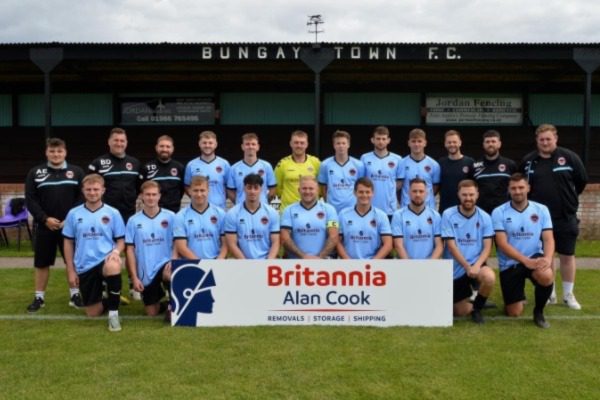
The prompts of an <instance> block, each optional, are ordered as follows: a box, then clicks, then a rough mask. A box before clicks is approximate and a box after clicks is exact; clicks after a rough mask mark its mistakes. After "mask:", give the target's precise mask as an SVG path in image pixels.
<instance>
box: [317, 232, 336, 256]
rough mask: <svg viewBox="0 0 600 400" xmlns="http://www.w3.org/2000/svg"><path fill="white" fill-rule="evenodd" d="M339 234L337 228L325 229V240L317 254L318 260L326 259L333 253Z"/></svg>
mask: <svg viewBox="0 0 600 400" xmlns="http://www.w3.org/2000/svg"><path fill="white" fill-rule="evenodd" d="M339 238H340V232H339V230H338V228H337V227H333V226H332V227H329V228H327V240H326V241H325V245H324V246H323V248H322V249H321V252H320V253H319V258H327V257H329V255H330V254H331V253H332V252H333V250H334V249H335V247H336V246H337V244H338V241H339Z"/></svg>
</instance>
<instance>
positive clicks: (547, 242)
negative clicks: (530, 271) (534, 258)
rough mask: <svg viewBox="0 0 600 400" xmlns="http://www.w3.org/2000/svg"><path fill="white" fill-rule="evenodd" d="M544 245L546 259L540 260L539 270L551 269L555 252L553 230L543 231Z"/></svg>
mask: <svg viewBox="0 0 600 400" xmlns="http://www.w3.org/2000/svg"><path fill="white" fill-rule="evenodd" d="M542 243H543V245H544V257H543V258H542V259H539V261H538V262H539V263H540V264H538V268H540V269H546V268H551V267H552V261H553V257H554V250H555V243H554V234H553V233H552V230H550V229H546V230H544V231H542Z"/></svg>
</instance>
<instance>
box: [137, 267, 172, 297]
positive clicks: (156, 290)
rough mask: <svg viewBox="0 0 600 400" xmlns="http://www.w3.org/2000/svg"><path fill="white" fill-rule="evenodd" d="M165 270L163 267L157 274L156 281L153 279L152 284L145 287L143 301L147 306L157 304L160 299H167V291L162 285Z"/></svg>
mask: <svg viewBox="0 0 600 400" xmlns="http://www.w3.org/2000/svg"><path fill="white" fill-rule="evenodd" d="M165 265H166V264H165ZM164 270H165V266H164V265H163V266H162V267H161V269H159V270H158V272H157V273H156V276H155V277H154V279H152V282H150V284H149V285H148V286H144V291H143V292H142V301H143V302H144V305H145V306H149V305H152V304H157V303H158V302H159V301H160V299H162V298H163V297H165V290H164V288H163V285H162V283H163V279H162V276H163V271H164Z"/></svg>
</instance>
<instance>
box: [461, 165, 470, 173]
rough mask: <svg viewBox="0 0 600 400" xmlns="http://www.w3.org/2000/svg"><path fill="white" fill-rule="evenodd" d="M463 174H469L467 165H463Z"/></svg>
mask: <svg viewBox="0 0 600 400" xmlns="http://www.w3.org/2000/svg"><path fill="white" fill-rule="evenodd" d="M462 170H463V173H465V174H468V173H469V167H468V166H467V165H465V166H464V167H463V168H462Z"/></svg>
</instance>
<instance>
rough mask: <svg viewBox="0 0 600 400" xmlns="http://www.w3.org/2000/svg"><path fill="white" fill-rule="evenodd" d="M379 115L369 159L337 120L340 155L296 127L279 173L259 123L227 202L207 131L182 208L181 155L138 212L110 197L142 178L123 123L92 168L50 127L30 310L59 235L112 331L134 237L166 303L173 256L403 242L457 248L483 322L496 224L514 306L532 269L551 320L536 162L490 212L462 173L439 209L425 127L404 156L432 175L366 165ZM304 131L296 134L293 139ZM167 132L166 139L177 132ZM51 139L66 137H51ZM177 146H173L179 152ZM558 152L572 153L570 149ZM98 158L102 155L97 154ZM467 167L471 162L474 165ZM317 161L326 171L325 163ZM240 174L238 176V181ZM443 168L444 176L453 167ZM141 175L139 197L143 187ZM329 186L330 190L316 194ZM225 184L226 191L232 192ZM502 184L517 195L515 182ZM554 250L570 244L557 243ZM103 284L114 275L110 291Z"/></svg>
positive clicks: (150, 301) (35, 211) (154, 291)
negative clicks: (324, 150)
mask: <svg viewBox="0 0 600 400" xmlns="http://www.w3.org/2000/svg"><path fill="white" fill-rule="evenodd" d="M380 128H382V127H378V128H377V129H380ZM115 129H119V128H115ZM377 129H376V132H375V133H374V135H373V136H372V139H371V141H372V143H373V145H374V148H375V150H374V151H373V152H372V155H373V156H374V157H373V158H372V159H369V158H368V157H366V156H367V155H365V156H363V157H362V159H363V161H362V162H361V163H360V164H359V163H355V161H357V160H356V159H353V158H351V157H348V156H347V151H348V147H349V144H350V138H349V135H348V134H347V133H346V132H343V131H338V132H336V133H335V134H334V138H333V144H334V149H335V153H336V156H334V157H331V158H330V159H326V160H324V161H323V163H322V164H321V165H319V163H318V160H316V162H309V163H306V161H309V160H310V157H312V156H310V155H307V154H306V153H305V151H306V148H307V140H306V137H305V136H303V135H301V134H300V135H298V134H296V135H294V134H292V138H291V141H290V146H291V148H292V155H290V156H289V157H286V158H284V159H283V160H282V161H281V162H280V164H278V166H277V168H276V171H275V174H272V175H275V180H272V179H271V178H270V176H271V174H269V173H268V171H267V169H268V167H266V166H263V165H260V166H259V168H258V170H251V169H250V170H248V168H249V167H252V166H254V165H256V164H258V161H261V160H259V159H258V158H257V157H256V152H257V151H258V140H257V138H256V137H255V135H253V134H250V135H244V136H245V138H244V139H243V141H242V149H243V150H244V156H245V157H244V160H242V161H240V163H236V164H234V166H233V167H231V171H229V172H228V176H229V180H230V181H231V183H230V184H228V185H227V186H226V188H227V189H228V190H229V191H230V192H229V195H230V198H231V199H233V200H234V201H235V205H234V206H233V207H232V208H231V209H229V210H228V211H225V210H224V208H223V207H222V206H223V204H221V203H219V204H215V203H214V202H213V201H212V200H211V199H213V197H212V194H213V192H215V191H219V188H221V187H223V186H222V185H216V184H214V183H213V177H214V175H215V174H216V173H218V172H224V169H225V165H224V164H221V163H220V162H218V161H219V160H218V157H216V156H214V150H215V148H216V138H215V137H214V136H213V135H214V134H213V133H212V132H210V133H208V134H206V132H203V133H202V134H201V135H200V143H199V145H200V148H201V151H202V155H204V154H205V153H210V152H212V155H213V158H212V160H211V161H210V162H208V163H207V162H206V160H203V159H202V155H201V156H200V157H199V158H198V159H195V160H193V161H192V162H190V163H189V164H188V167H187V168H186V173H185V177H184V183H185V189H186V191H187V193H188V195H189V197H190V199H191V203H190V204H189V206H187V207H185V208H184V209H182V210H180V211H179V212H178V213H177V214H175V213H174V212H172V211H170V210H168V209H166V208H165V207H164V204H165V203H164V202H161V197H164V196H165V195H166V196H167V197H169V196H170V197H174V196H175V197H176V196H177V194H175V195H173V191H172V190H166V191H165V187H164V185H163V183H175V182H176V181H177V179H175V178H177V177H179V176H180V175H181V174H180V173H179V172H178V171H177V170H175V169H174V168H171V169H167V171H168V174H167V175H166V176H162V178H163V179H159V178H158V177H157V176H156V175H157V173H158V171H157V170H158V169H159V168H158V167H157V166H155V167H154V168H151V167H149V165H150V164H151V163H148V164H147V165H146V168H147V172H148V176H147V178H148V179H152V178H153V177H154V178H155V179H154V180H146V181H145V182H144V183H143V184H142V185H141V188H140V193H141V201H142V209H141V210H140V211H139V212H138V213H135V214H132V213H131V210H130V209H125V208H126V207H120V208H121V209H119V207H114V208H113V205H114V206H118V205H119V204H123V203H124V200H125V197H126V196H127V195H128V192H129V191H131V189H132V185H130V184H129V185H128V184H127V183H125V182H126V181H127V178H129V177H132V176H133V175H134V174H137V173H136V172H134V171H135V170H136V167H135V166H134V165H133V163H132V162H131V160H129V161H128V160H127V158H126V157H127V156H126V155H125V154H124V150H125V148H126V136H124V131H123V132H122V133H121V132H118V131H117V133H116V134H113V133H111V137H110V138H109V148H110V149H111V153H110V154H108V155H106V156H103V157H104V158H103V157H100V161H98V162H96V161H94V162H93V163H92V165H91V166H90V170H91V171H95V173H92V174H90V175H87V176H85V177H83V178H82V176H83V171H81V169H79V170H77V169H75V170H73V169H69V168H68V167H67V164H66V161H65V157H66V146H65V145H64V142H62V141H60V139H51V140H50V141H49V143H48V146H47V149H46V156H47V158H48V163H47V168H43V166H40V167H36V168H34V169H32V171H31V172H30V174H29V175H28V178H27V184H26V200H27V204H28V208H29V210H30V211H31V212H32V215H33V216H34V219H35V220H36V221H37V222H38V223H39V222H40V221H41V222H43V223H42V224H41V229H38V230H37V231H36V236H37V239H39V238H43V240H36V248H35V260H34V265H35V267H36V296H35V298H34V302H33V303H32V304H31V305H30V306H29V307H28V311H29V312H35V311H37V310H39V308H41V307H43V306H44V297H43V290H45V285H47V279H48V267H49V266H50V265H53V264H54V257H55V250H56V247H57V246H58V247H59V248H62V246H61V244H63V242H62V241H63V238H64V256H65V261H66V265H67V275H68V281H69V286H70V288H71V300H72V302H75V300H79V301H78V302H79V304H75V305H81V306H84V307H85V309H86V313H87V314H88V315H89V316H97V315H100V314H102V313H103V312H104V311H105V310H108V314H109V318H108V319H109V329H110V330H112V331H117V330H120V329H121V327H120V321H119V317H118V308H119V303H120V298H121V296H120V295H121V275H120V272H121V258H120V254H121V253H122V252H123V251H126V264H127V270H128V272H129V275H130V278H131V283H132V285H133V289H135V290H136V291H138V292H141V293H142V299H143V301H144V305H145V308H146V312H147V313H148V314H149V315H156V314H158V313H159V312H160V311H161V303H160V300H161V298H162V297H163V296H164V294H165V292H164V291H165V290H168V282H169V280H170V262H169V260H171V259H173V258H186V259H218V258H225V257H227V256H230V257H234V258H238V259H242V258H252V259H264V258H276V257H277V256H278V254H279V251H280V246H282V247H283V249H284V253H285V256H286V257H289V258H329V257H339V258H344V259H345V258H354V259H370V258H386V257H388V256H389V254H390V252H391V251H392V248H394V249H395V250H396V253H397V255H398V256H399V257H400V258H409V259H428V258H433V259H436V258H441V257H444V258H448V259H452V260H453V263H454V314H455V315H459V316H464V315H469V314H470V315H471V318H472V319H473V321H474V322H477V323H482V322H483V317H482V309H483V306H484V304H485V302H486V300H487V298H488V297H489V295H490V293H491V291H492V289H493V287H494V284H495V274H494V273H493V271H492V270H491V268H489V267H487V266H486V260H487V259H488V257H489V254H490V250H491V247H492V241H493V240H494V238H495V242H496V246H497V248H498V259H499V267H500V281H501V282H500V283H501V289H502V294H503V297H504V302H505V311H506V314H507V315H510V316H516V315H520V314H521V313H522V311H523V301H524V299H525V295H524V286H525V280H526V278H529V279H530V280H531V281H532V282H533V284H534V286H535V308H534V322H535V323H536V325H537V326H540V327H548V323H547V322H546V321H545V319H544V314H543V310H544V306H545V305H546V303H547V301H548V299H549V298H550V297H551V295H552V290H553V286H554V285H553V283H554V271H553V268H552V257H553V254H554V251H555V242H554V236H553V231H552V227H553V219H552V218H551V212H550V210H549V207H546V206H545V205H543V204H541V203H538V202H535V201H531V200H528V193H529V191H530V185H529V183H528V181H531V176H530V175H531V174H532V172H533V171H528V174H527V175H522V174H519V173H515V174H512V175H510V174H504V175H507V177H505V178H506V179H505V180H506V186H507V188H508V194H509V196H510V197H509V200H508V201H507V202H504V203H502V204H500V205H499V206H497V207H495V208H494V209H493V212H492V213H491V216H490V215H489V214H488V213H486V212H485V211H484V210H483V209H482V208H480V207H478V206H477V205H476V204H477V201H478V197H479V193H478V182H479V180H478V182H476V181H475V180H472V179H462V180H459V182H457V184H455V185H454V188H455V189H454V190H455V194H454V196H455V197H456V202H455V204H456V203H458V204H457V205H451V206H449V207H447V208H446V209H445V211H443V213H442V215H441V216H440V214H439V213H438V212H437V211H436V210H435V208H434V206H432V203H431V199H432V198H433V197H434V195H435V191H434V190H433V188H432V185H435V178H433V179H431V177H432V176H435V171H432V168H431V167H430V168H428V165H429V164H428V165H425V164H427V163H425V164H419V162H420V161H423V160H425V161H429V160H427V159H426V158H425V157H422V158H421V159H420V160H417V159H415V158H413V147H411V146H410V144H411V141H416V142H419V141H420V142H423V141H424V132H423V133H422V134H421V132H422V131H421V130H413V132H411V136H410V137H409V147H411V156H410V157H406V158H405V159H404V160H406V159H410V160H411V161H413V162H414V163H415V164H416V166H415V169H417V170H418V169H419V168H422V171H421V174H422V176H420V175H419V172H418V171H417V173H416V174H415V173H413V175H412V176H411V175H410V174H409V172H410V170H411V168H410V167H409V166H407V163H403V164H402V165H405V168H404V169H403V171H404V175H402V173H401V172H398V173H397V174H396V175H395V176H393V175H392V176H390V175H389V174H387V173H386V172H383V171H382V170H381V169H377V168H381V166H380V165H377V166H376V169H375V170H373V169H372V170H371V172H368V168H369V167H372V166H373V164H376V163H377V161H378V160H379V161H381V159H382V158H386V157H381V155H379V154H377V149H378V140H380V139H381V138H383V139H384V140H381V142H383V143H379V144H380V145H381V144H382V146H380V147H381V149H383V150H386V149H387V144H388V143H389V133H387V135H385V134H383V135H381V134H379V135H378V134H376V133H381V132H378V131H377ZM386 131H387V129H386ZM451 132H453V131H451ZM295 133H297V132H295ZM554 134H555V132H554ZM203 135H204V136H203ZM119 136H124V139H125V140H124V143H118V142H119V140H116V142H117V143H116V144H115V143H114V142H115V140H114V139H123V138H120V137H119ZM386 136H387V143H386V140H385V139H386ZM453 136H455V135H453V134H450V135H448V134H447V138H448V137H450V139H452V138H453ZM167 138H168V137H167ZM163 139H164V137H163ZM245 139H249V140H245ZM296 139H298V142H299V143H295V140H296ZM52 140H55V142H52ZM111 140H112V141H113V143H112V144H111ZM203 140H204V141H205V142H211V143H209V145H208V146H204V148H203ZM164 142H165V140H162V141H161V140H160V139H159V141H158V144H157V148H156V149H157V158H158V161H160V158H161V146H162V145H164V144H165V143H164ZM166 142H167V144H168V142H169V140H166ZM450 142H452V140H450ZM53 143H54V144H58V145H56V146H53V145H52V144H53ZM170 144H171V148H170V154H168V155H169V157H168V160H166V161H171V160H170V155H171V154H172V140H171V141H170ZM205 144H206V143H205ZM119 145H120V146H121V148H122V149H121V154H120V157H118V156H117V155H116V154H114V152H113V151H112V150H113V147H115V148H116V147H118V146H119ZM419 145H420V146H421V152H422V150H423V148H424V144H423V143H420V144H418V145H417V146H416V147H419ZM295 146H296V147H295ZM163 147H164V146H163ZM167 147H168V146H167ZM446 147H447V148H448V147H449V146H446ZM450 147H451V146H450ZM458 147H459V148H460V144H459V145H458ZM205 149H206V150H207V151H206V152H205V151H204V150H205ZM168 150H169V149H167V150H165V153H169V151H168ZM296 150H298V151H296ZM417 150H418V149H417ZM496 150H497V149H496ZM386 151H387V150H386ZM296 153H298V154H296ZM301 153H303V154H301ZM387 153H388V154H387V155H389V152H387ZM417 153H418V151H417ZM248 154H250V155H254V159H253V160H252V159H250V160H246V155H248ZM295 154H296V155H298V156H300V155H302V156H303V159H304V161H305V162H304V163H299V162H298V159H296V158H295V157H294V155H295ZM344 154H345V156H346V157H347V158H346V160H345V162H343V159H342V160H341V161H342V163H340V160H338V158H337V156H338V155H342V156H343V155H344ZM449 154H450V149H449ZM383 155H385V152H384V154H383ZM115 157H116V158H117V161H121V162H123V166H122V167H123V168H115V167H116V165H117V163H116V162H114V160H112V158H115ZM250 158H252V157H250ZM287 158H289V160H287ZM562 158H563V161H564V157H562ZM247 161H250V162H247ZM252 161H253V162H252ZM401 161H403V160H401V159H400V157H399V156H398V159H394V160H384V163H385V164H384V165H386V166H387V168H388V169H392V167H396V165H397V163H398V162H401ZM432 161H433V160H432ZM194 162H197V163H200V164H201V163H204V164H207V165H209V167H210V168H211V171H210V172H209V173H206V172H205V171H206V170H203V169H202V168H201V167H202V165H200V164H199V165H198V166H196V167H194V165H193V163H194ZM213 162H214V164H212V163H213ZM557 162H558V163H559V164H560V163H561V162H560V160H558V161H557ZM569 162H571V161H570V160H569ZM95 163H96V164H97V167H93V165H94V164H95ZM162 164H166V163H162ZM238 164H241V166H238ZM298 164H300V167H301V168H300V169H299V165H298ZM564 164H565V163H564V162H563V163H562V165H564ZM190 165H191V166H190ZM163 166H164V165H163ZM236 166H238V167H237V169H236ZM244 167H247V168H244ZM302 169H304V170H302ZM196 170H197V171H196ZM461 170H463V171H464V168H461ZM572 170H573V169H572V168H571V171H572ZM188 171H189V172H188ZM317 171H318V174H317V173H315V172H317ZM153 172H154V175H153V174H152V173H153ZM584 174H585V172H584ZM76 175H77V176H76ZM188 175H189V176H188ZM217 175H218V174H217ZM315 175H317V176H318V179H317V178H316V177H315ZM384 176H387V178H384ZM399 176H400V177H401V178H399ZM169 177H171V178H172V179H169ZM286 177H287V179H286ZM427 177H430V178H429V179H428V178H427ZM81 178H82V179H81ZM117 178H118V179H117ZM235 178H238V180H239V182H237V183H236V179H235ZM136 179H137V176H136ZM438 179H439V178H438ZM585 179H587V178H585ZM78 180H79V181H80V182H81V186H82V192H83V196H84V199H83V200H84V202H83V204H81V205H79V206H76V207H74V208H72V209H70V210H69V209H65V203H67V202H66V201H65V194H66V193H67V192H68V191H69V190H71V191H72V189H73V186H76V184H75V183H73V182H77V181H78ZM265 180H266V182H265ZM397 180H400V181H401V182H402V181H404V184H402V185H401V186H400V187H401V189H402V192H403V193H406V195H405V196H406V199H407V200H404V196H403V197H401V198H402V201H401V206H402V208H399V209H396V206H395V204H394V201H395V198H396V189H397V186H396V181H397ZM115 181H116V182H118V184H120V185H121V187H120V190H115ZM169 181H170V182H169ZM385 181H391V182H392V183H393V184H394V186H393V188H392V190H389V188H388V189H382V188H384V186H382V185H381V183H382V182H385ZM109 182H111V183H110V185H109ZM286 182H287V185H286ZM290 182H293V184H292V183H290ZM438 182H440V183H442V182H443V180H442V181H439V180H438ZM388 183H389V182H388ZM133 186H134V188H133V190H134V193H135V196H136V197H137V190H136V189H135V185H133ZM276 186H277V193H278V194H280V195H281V197H282V208H283V211H282V214H281V216H280V215H279V213H278V212H277V211H276V210H274V209H273V208H272V207H270V206H269V205H268V198H269V196H270V195H272V193H273V189H274V188H275V187H276ZM387 186H390V185H387ZM583 186H585V182H584V183H583ZM293 187H295V193H296V194H295V196H294V197H295V198H297V199H298V201H295V202H290V201H289V200H288V201H287V204H284V201H285V200H286V193H287V197H288V199H289V198H291V190H292V188H293ZM109 188H110V195H109V190H108V189H109ZM348 188H349V189H350V192H348ZM456 188H458V190H457V191H456ZM320 189H321V190H320ZM323 189H324V190H323ZM442 189H443V185H442ZM578 189H579V187H578ZM382 190H384V191H385V190H388V191H387V192H386V195H385V196H378V197H376V196H375V194H376V193H378V192H380V191H382ZM581 190H583V188H581ZM161 192H162V193H161ZM320 192H322V194H323V198H322V199H320V198H319V196H320ZM391 193H393V194H391ZM504 193H506V189H505V191H504ZM222 194H223V193H220V195H219V197H218V198H219V199H221V198H223V196H222ZM340 194H341V195H340ZM577 194H578V193H577ZM61 197H62V198H61ZM504 197H505V199H506V198H507V197H506V195H504ZM377 198H379V199H383V200H384V204H383V209H382V208H380V207H381V206H382V205H381V204H379V203H378V204H376V202H375V199H377ZM180 199H181V196H180V197H179V201H180ZM487 200H489V199H487ZM575 200H576V199H575ZM109 204H111V205H109ZM433 204H435V203H433ZM161 205H163V206H162V207H161ZM576 209H577V208H576V207H575V211H576ZM133 211H134V212H135V205H134V209H133ZM390 211H391V212H390ZM53 214H54V215H55V216H54V215H53ZM61 215H62V218H61ZM65 216H66V217H65ZM390 221H391V223H390ZM575 239H576V235H575ZM40 243H41V244H40ZM444 244H445V246H444ZM573 247H574V243H573ZM52 250H54V257H53V256H52V254H51V253H52ZM557 251H559V254H561V251H560V250H559V249H557ZM567 252H568V251H567ZM571 254H574V253H571ZM561 261H562V260H561ZM563 278H564V276H563ZM103 285H106V293H107V295H104V297H105V298H103V292H104V288H103ZM472 286H476V287H478V292H477V295H476V297H475V299H474V301H473V303H471V302H470V301H469V299H470V297H471V295H472V289H471V287H472ZM38 289H41V290H38ZM571 289H572V287H571ZM79 291H80V294H79ZM40 292H41V293H40ZM40 294H41V296H40ZM77 297H78V298H77ZM565 301H566V300H565Z"/></svg>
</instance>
